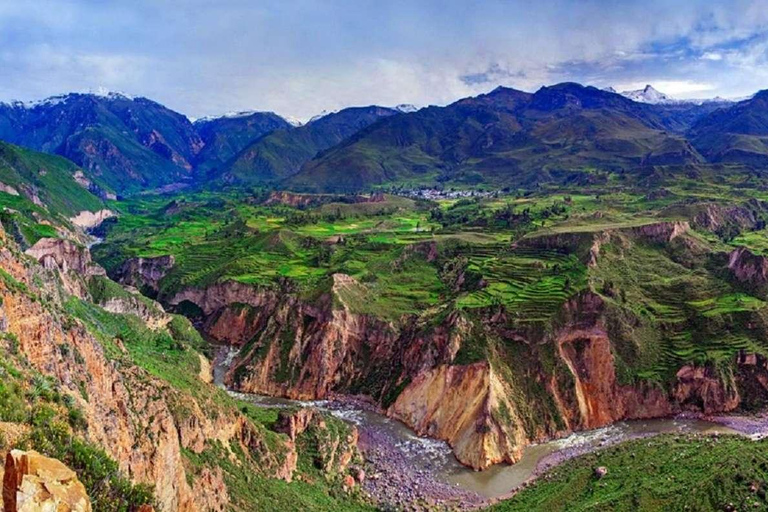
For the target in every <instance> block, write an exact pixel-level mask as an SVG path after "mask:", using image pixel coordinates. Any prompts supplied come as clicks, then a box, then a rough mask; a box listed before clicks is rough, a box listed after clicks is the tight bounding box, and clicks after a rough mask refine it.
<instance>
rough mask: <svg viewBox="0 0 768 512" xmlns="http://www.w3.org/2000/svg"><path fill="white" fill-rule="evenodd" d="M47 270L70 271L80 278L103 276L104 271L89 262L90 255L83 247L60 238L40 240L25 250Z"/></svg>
mask: <svg viewBox="0 0 768 512" xmlns="http://www.w3.org/2000/svg"><path fill="white" fill-rule="evenodd" d="M26 254H27V255H28V256H32V257H33V258H35V259H36V260H37V261H38V262H39V263H40V264H41V265H42V266H43V267H45V268H47V269H54V268H58V269H59V270H61V272H64V273H67V272H69V271H70V270H71V271H73V272H75V273H77V274H79V275H80V276H82V277H86V276H91V275H105V272H104V269H103V268H101V267H100V266H99V265H97V264H95V263H94V262H93V261H92V260H91V253H90V251H88V249H86V248H85V247H83V246H80V245H78V244H76V243H74V242H72V241H70V240H64V239H61V238H41V239H40V240H38V241H37V242H36V243H35V245H33V246H32V247H30V248H29V249H27V250H26Z"/></svg>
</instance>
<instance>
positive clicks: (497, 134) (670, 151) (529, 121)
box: [286, 83, 703, 191]
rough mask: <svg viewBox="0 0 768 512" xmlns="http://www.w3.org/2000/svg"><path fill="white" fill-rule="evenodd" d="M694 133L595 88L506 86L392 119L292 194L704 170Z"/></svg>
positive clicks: (353, 142) (313, 172)
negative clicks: (668, 168)
mask: <svg viewBox="0 0 768 512" xmlns="http://www.w3.org/2000/svg"><path fill="white" fill-rule="evenodd" d="M686 127H687V125H686V124H685V122H684V121H681V120H680V119H679V118H678V116H677V115H676V114H675V113H674V112H670V111H669V110H666V109H662V108H659V107H658V106H655V105H647V104H643V103H638V102H635V101H632V100H630V99H628V98H625V97H623V96H621V95H619V94H614V93H611V92H607V91H601V90H599V89H596V88H594V87H584V86H582V85H579V84H574V83H564V84H558V85H555V86H552V87H542V88H541V89H540V90H539V91H537V92H536V93H535V94H530V93H525V92H522V91H516V90H514V89H507V88H498V89H496V90H494V91H493V92H491V93H489V94H485V95H481V96H478V97H476V98H467V99H464V100H460V101H458V102H456V103H454V104H452V105H449V106H447V107H428V108H425V109H422V110H419V111H418V112H415V113H412V114H405V115H399V116H392V117H389V118H387V119H384V120H382V121H380V122H378V123H376V124H374V125H372V126H369V127H368V128H366V129H364V130H361V131H360V132H358V133H357V134H355V135H353V136H352V137H350V138H349V139H347V140H346V141H345V142H343V143H341V144H339V145H338V146H336V147H334V148H332V149H330V150H328V151H326V152H324V153H322V154H321V155H319V156H318V157H317V158H315V159H313V160H312V161H310V162H308V163H307V164H305V165H304V166H303V167H302V169H301V171H300V172H299V173H298V174H297V175H296V176H294V177H292V178H291V179H289V180H288V181H287V182H286V186H288V187H292V188H297V189H306V190H329V191H330V190H336V191H346V190H360V189H365V188H368V187H370V186H373V185H381V184H387V183H393V182H394V183H438V182H442V183H446V182H447V183H454V184H479V183H486V184H493V185H501V184H518V185H519V184H527V185H530V184H535V183H541V182H546V181H551V180H555V179H565V178H564V177H567V176H569V175H573V171H577V170H583V169H589V168H595V169H623V168H631V167H637V166H644V165H645V166H648V165H684V164H689V163H699V162H702V161H703V159H702V157H701V155H699V154H698V152H697V151H696V150H695V149H694V148H693V147H692V146H691V145H690V144H689V143H688V141H687V140H685V138H684V137H682V136H681V135H678V134H676V133H674V132H680V131H684V129H685V128H686ZM574 176H575V175H574ZM581 176H582V178H583V177H584V175H583V173H581Z"/></svg>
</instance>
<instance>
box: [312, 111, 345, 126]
mask: <svg viewBox="0 0 768 512" xmlns="http://www.w3.org/2000/svg"><path fill="white" fill-rule="evenodd" d="M338 113H339V111H338V110H323V111H322V112H320V113H319V114H317V115H314V116H312V117H310V118H309V121H307V124H309V123H314V122H315V121H317V120H318V119H322V118H324V117H325V116H329V115H331V114H338Z"/></svg>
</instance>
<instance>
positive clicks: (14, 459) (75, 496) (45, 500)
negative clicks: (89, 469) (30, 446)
mask: <svg viewBox="0 0 768 512" xmlns="http://www.w3.org/2000/svg"><path fill="white" fill-rule="evenodd" d="M3 505H4V510H5V512H40V511H52V512H54V511H55V512H91V500H90V499H89V498H88V494H87V493H86V491H85V486H84V485H83V484H82V483H81V482H80V480H78V479H77V475H76V474H75V472H74V471H72V470H71V469H69V468H68V467H67V466H65V465H64V464H62V463H61V462H60V461H58V460H56V459H51V458H49V457H44V456H42V455H40V454H39V453H37V452H36V451H34V450H30V451H27V452H24V451H20V450H12V451H11V452H10V453H8V455H7V457H6V459H5V474H4V476H3Z"/></svg>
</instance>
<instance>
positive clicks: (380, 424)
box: [214, 350, 738, 498]
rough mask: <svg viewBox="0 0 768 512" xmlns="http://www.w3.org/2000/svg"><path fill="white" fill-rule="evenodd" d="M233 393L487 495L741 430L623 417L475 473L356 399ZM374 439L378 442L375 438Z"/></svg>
mask: <svg viewBox="0 0 768 512" xmlns="http://www.w3.org/2000/svg"><path fill="white" fill-rule="evenodd" d="M233 355H234V352H232V351H231V350H230V351H228V352H225V353H224V354H223V356H221V357H219V358H217V359H218V360H219V361H218V364H216V365H215V366H214V378H215V381H216V382H217V383H218V384H219V385H222V382H223V377H224V373H225V372H226V368H227V367H228V366H229V363H230V362H231V357H232V356H233ZM230 394H232V395H233V396H234V397H236V398H238V399H241V400H246V401H249V402H251V403H254V404H256V405H260V406H263V407H276V408H285V407H296V406H305V407H317V408H319V409H321V410H324V411H327V412H329V413H331V414H333V415H334V416H336V417H338V418H341V419H343V420H346V421H349V422H351V423H354V424H355V425H357V427H358V429H359V430H360V434H361V441H363V448H364V449H365V447H366V446H365V444H366V440H367V441H368V445H369V446H368V448H369V449H371V450H372V451H374V452H379V451H382V450H389V449H393V450H397V451H399V452H401V454H402V455H403V458H404V459H405V460H407V461H408V464H409V466H410V467H409V468H408V469H409V470H412V471H414V472H416V473H417V474H420V475H422V474H423V475H429V477H430V478H436V479H438V480H440V481H441V482H443V483H445V484H449V485H451V486H453V487H459V488H461V489H463V490H466V491H471V492H474V493H477V494H479V495H481V496H484V497H486V498H495V497H499V496H503V495H505V494H508V493H509V492H510V491H511V490H513V489H515V488H517V487H518V486H520V485H521V484H522V483H523V482H525V481H526V480H528V479H529V478H531V476H533V475H534V474H535V473H536V472H540V471H541V470H543V469H545V468H546V467H548V466H550V465H555V464H557V463H559V462H561V461H562V460H564V459H567V458H570V457H572V456H575V455H579V454H582V453H586V452H589V451H592V450H594V449H596V448H599V447H601V446H606V445H610V444H614V443H616V442H620V441H623V440H626V439H630V438H633V437H640V436H648V435H655V434H661V433H702V434H707V433H710V434H711V433H720V434H735V433H738V431H736V430H734V429H731V428H728V427H726V426H723V425H721V424H718V423H712V422H708V421H703V420H697V419H681V418H671V419H654V420H636V421H623V422H619V423H615V424H613V425H610V426H607V427H604V428H599V429H595V430H589V431H583V432H577V433H574V434H571V435H570V436H567V437H564V438H561V439H556V440H552V441H548V442H544V443H540V444H536V445H531V446H528V447H527V448H526V449H525V450H524V452H523V457H522V459H521V460H520V461H519V462H517V463H516V464H513V465H508V464H497V465H495V466H493V467H491V468H489V469H487V470H485V471H473V470H472V469H469V468H467V467H465V466H463V465H461V464H460V463H459V462H458V461H457V460H456V458H455V457H454V456H453V453H452V451H451V448H450V447H449V446H448V444H447V443H445V442H443V441H438V440H435V439H430V438H425V437H420V436H417V435H416V434H414V432H413V431H412V430H410V429H409V428H408V427H406V426H405V425H404V424H402V423H400V422H399V421H396V420H393V419H390V418H387V417H386V416H384V415H382V414H379V413H378V412H375V411H373V410H370V408H369V407H365V406H364V405H362V404H360V403H357V402H354V401H353V402H351V403H347V402H346V401H336V400H334V401H329V400H316V401H296V400H288V399H284V398H275V397H266V396H260V395H251V394H243V393H236V392H230ZM374 439H375V442H373V441H372V440H374ZM366 455H368V454H366ZM374 455H382V454H380V453H376V454H374ZM384 455H386V454H384Z"/></svg>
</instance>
